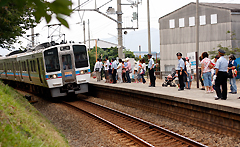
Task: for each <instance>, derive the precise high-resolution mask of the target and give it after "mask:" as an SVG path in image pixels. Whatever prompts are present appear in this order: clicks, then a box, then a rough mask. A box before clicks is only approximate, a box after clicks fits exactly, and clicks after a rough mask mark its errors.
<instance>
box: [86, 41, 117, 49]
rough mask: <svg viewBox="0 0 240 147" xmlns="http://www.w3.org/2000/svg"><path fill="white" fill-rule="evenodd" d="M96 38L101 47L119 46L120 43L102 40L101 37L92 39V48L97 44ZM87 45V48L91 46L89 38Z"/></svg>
mask: <svg viewBox="0 0 240 147" xmlns="http://www.w3.org/2000/svg"><path fill="white" fill-rule="evenodd" d="M96 40H98V42H97V46H98V47H100V48H111V47H118V45H117V44H115V43H111V42H108V41H104V40H101V39H90V48H93V47H95V45H96ZM85 45H86V47H87V48H89V42H88V40H87V41H86V44H85Z"/></svg>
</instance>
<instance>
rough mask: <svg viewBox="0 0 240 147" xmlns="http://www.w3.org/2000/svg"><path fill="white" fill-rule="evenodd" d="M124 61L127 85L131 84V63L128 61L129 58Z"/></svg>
mask: <svg viewBox="0 0 240 147" xmlns="http://www.w3.org/2000/svg"><path fill="white" fill-rule="evenodd" d="M126 61H127V66H126V77H127V83H131V78H130V75H129V74H130V72H131V70H132V68H131V63H130V61H129V58H127V59H126Z"/></svg>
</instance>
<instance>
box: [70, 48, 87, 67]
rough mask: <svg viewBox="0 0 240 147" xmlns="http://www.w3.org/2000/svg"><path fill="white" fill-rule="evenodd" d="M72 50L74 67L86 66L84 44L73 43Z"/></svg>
mask: <svg viewBox="0 0 240 147" xmlns="http://www.w3.org/2000/svg"><path fill="white" fill-rule="evenodd" d="M73 52H74V57H75V66H76V68H81V67H88V57H87V50H86V46H84V45H73Z"/></svg>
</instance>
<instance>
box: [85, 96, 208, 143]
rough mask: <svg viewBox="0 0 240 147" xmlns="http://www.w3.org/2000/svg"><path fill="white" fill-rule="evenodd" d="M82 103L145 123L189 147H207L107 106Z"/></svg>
mask: <svg viewBox="0 0 240 147" xmlns="http://www.w3.org/2000/svg"><path fill="white" fill-rule="evenodd" d="M82 101H84V102H87V103H90V104H92V105H97V106H99V107H102V108H105V109H108V110H111V111H114V112H116V113H119V114H121V115H124V116H126V117H130V118H132V119H135V120H137V121H140V122H142V123H145V124H147V125H149V128H151V129H154V128H155V129H157V130H158V131H160V132H162V133H164V134H166V135H169V136H171V137H173V138H174V139H176V140H180V141H182V142H184V143H186V144H188V145H191V146H194V147H207V146H206V145H204V144H201V143H199V142H197V141H195V140H192V139H190V138H187V137H185V136H183V135H180V134H177V133H175V132H173V131H170V130H168V129H165V128H163V127H160V126H158V125H156V124H153V123H151V122H148V121H145V120H143V119H140V118H137V117H134V116H131V115H129V114H126V113H124V112H121V111H118V110H114V109H112V108H109V107H107V106H103V105H100V104H97V103H94V102H89V101H87V100H82Z"/></svg>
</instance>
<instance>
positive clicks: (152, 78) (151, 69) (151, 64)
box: [147, 54, 156, 87]
mask: <svg viewBox="0 0 240 147" xmlns="http://www.w3.org/2000/svg"><path fill="white" fill-rule="evenodd" d="M147 56H148V60H149V62H148V71H149V76H150V83H151V84H150V85H149V87H155V80H156V79H155V76H154V61H153V59H152V54H148V55H147Z"/></svg>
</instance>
